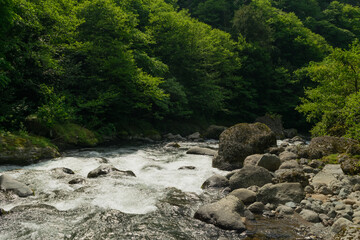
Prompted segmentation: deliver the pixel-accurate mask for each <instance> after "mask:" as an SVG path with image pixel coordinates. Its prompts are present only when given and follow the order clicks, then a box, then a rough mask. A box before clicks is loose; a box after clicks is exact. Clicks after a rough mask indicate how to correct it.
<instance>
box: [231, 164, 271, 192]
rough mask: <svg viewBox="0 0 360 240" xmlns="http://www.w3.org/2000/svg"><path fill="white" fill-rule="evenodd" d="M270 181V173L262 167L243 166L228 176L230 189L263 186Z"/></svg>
mask: <svg viewBox="0 0 360 240" xmlns="http://www.w3.org/2000/svg"><path fill="white" fill-rule="evenodd" d="M271 181H272V175H271V173H270V172H269V171H268V170H267V169H265V168H263V167H254V166H245V167H243V168H242V169H240V170H237V171H236V172H235V174H234V175H232V176H231V177H230V180H229V183H230V188H231V189H237V188H247V187H250V186H252V185H256V186H259V187H261V186H263V185H265V184H266V183H270V182H271Z"/></svg>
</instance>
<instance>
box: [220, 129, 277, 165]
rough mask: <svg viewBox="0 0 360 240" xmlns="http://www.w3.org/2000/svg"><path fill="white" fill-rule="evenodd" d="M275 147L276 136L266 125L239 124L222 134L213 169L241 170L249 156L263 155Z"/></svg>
mask: <svg viewBox="0 0 360 240" xmlns="http://www.w3.org/2000/svg"><path fill="white" fill-rule="evenodd" d="M273 145H276V137H275V134H274V133H273V132H272V131H271V130H270V128H268V127H267V126H266V125H265V124H262V123H254V124H247V123H240V124H237V125H235V126H232V127H230V128H228V129H226V130H225V131H224V132H223V133H221V135H220V143H219V152H218V155H217V156H216V157H215V158H214V159H213V167H216V168H219V169H222V170H233V169H237V168H241V167H242V166H243V162H244V159H245V158H246V157H247V156H249V155H252V154H256V153H263V152H264V151H265V150H266V149H267V148H269V147H271V146H273Z"/></svg>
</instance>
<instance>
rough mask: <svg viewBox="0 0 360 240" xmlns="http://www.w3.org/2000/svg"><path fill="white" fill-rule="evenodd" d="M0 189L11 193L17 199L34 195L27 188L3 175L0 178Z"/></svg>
mask: <svg viewBox="0 0 360 240" xmlns="http://www.w3.org/2000/svg"><path fill="white" fill-rule="evenodd" d="M0 189H2V190H10V191H13V192H14V193H15V194H16V195H18V196H19V197H27V196H31V195H34V193H33V191H32V190H31V189H30V188H29V187H28V186H26V185H25V184H23V183H21V182H18V181H17V180H15V179H14V178H12V177H10V176H8V175H5V174H3V175H1V176H0Z"/></svg>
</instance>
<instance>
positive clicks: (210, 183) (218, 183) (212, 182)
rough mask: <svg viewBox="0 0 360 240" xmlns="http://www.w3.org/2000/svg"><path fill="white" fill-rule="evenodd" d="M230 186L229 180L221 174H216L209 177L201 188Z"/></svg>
mask: <svg viewBox="0 0 360 240" xmlns="http://www.w3.org/2000/svg"><path fill="white" fill-rule="evenodd" d="M228 186H229V180H228V179H227V178H226V177H224V176H221V175H219V174H215V175H213V176H211V177H209V178H208V179H206V180H205V182H204V183H203V184H202V186H201V188H202V189H206V188H224V187H228Z"/></svg>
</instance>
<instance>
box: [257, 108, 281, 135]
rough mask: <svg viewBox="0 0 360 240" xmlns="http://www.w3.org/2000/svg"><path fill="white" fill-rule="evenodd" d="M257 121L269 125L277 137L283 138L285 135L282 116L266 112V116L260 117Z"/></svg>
mask: <svg viewBox="0 0 360 240" xmlns="http://www.w3.org/2000/svg"><path fill="white" fill-rule="evenodd" d="M255 122H260V123H263V124H265V125H266V126H268V127H269V128H270V129H271V131H273V132H274V133H275V135H276V138H277V139H283V138H284V137H285V135H284V128H283V125H282V120H281V117H278V116H271V115H268V114H266V115H265V116H262V117H258V118H257V119H256V120H255Z"/></svg>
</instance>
